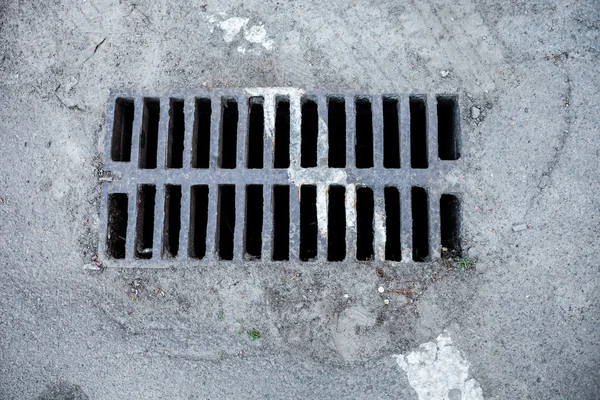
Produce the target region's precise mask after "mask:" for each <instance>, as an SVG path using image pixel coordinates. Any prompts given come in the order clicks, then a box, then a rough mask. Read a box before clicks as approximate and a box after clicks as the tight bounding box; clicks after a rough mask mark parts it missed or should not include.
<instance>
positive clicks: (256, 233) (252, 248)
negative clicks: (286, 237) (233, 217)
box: [244, 185, 263, 260]
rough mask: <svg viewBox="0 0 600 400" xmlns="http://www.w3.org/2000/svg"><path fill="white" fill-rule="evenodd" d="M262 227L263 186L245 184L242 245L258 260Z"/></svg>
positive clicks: (247, 252)
mask: <svg viewBox="0 0 600 400" xmlns="http://www.w3.org/2000/svg"><path fill="white" fill-rule="evenodd" d="M262 228H263V187H262V185H248V186H246V226H245V229H244V243H245V245H244V247H245V250H246V254H247V255H248V256H250V257H251V258H253V259H257V260H260V254H261V249H262Z"/></svg>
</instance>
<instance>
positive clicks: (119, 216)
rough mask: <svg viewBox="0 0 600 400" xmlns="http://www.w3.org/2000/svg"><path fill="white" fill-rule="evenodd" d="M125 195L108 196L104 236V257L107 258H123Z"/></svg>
mask: <svg viewBox="0 0 600 400" xmlns="http://www.w3.org/2000/svg"><path fill="white" fill-rule="evenodd" d="M127 203H128V201H127V194H125V193H111V194H109V195H108V227H107V228H108V229H107V236H106V255H107V256H108V258H115V259H121V258H125V242H126V237H127V218H128V212H127V206H128V204H127Z"/></svg>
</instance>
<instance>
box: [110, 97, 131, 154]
mask: <svg viewBox="0 0 600 400" xmlns="http://www.w3.org/2000/svg"><path fill="white" fill-rule="evenodd" d="M134 111H135V109H134V105H133V100H132V99H124V98H118V99H117V100H116V101H115V114H114V117H115V119H114V123H113V134H112V144H111V150H110V153H111V158H112V160H113V161H124V162H127V161H130V160H131V136H132V133H133V116H134Z"/></svg>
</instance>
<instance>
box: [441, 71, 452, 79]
mask: <svg viewBox="0 0 600 400" xmlns="http://www.w3.org/2000/svg"><path fill="white" fill-rule="evenodd" d="M440 75H441V76H442V78H447V77H448V75H450V71H440Z"/></svg>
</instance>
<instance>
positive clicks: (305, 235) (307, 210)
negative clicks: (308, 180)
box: [300, 185, 318, 261]
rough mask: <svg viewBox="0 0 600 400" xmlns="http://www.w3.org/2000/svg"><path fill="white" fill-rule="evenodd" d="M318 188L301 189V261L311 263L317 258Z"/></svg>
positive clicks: (304, 186)
mask: <svg viewBox="0 0 600 400" xmlns="http://www.w3.org/2000/svg"><path fill="white" fill-rule="evenodd" d="M317 234H318V226H317V187H316V186H314V185H302V186H301V187H300V260H301V261H309V260H312V259H313V258H315V257H316V256H317Z"/></svg>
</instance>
